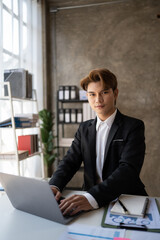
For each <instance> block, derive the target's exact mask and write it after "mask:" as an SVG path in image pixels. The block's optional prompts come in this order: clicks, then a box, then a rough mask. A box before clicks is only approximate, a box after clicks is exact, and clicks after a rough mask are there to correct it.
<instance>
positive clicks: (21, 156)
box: [0, 82, 44, 177]
mask: <svg viewBox="0 0 160 240" xmlns="http://www.w3.org/2000/svg"><path fill="white" fill-rule="evenodd" d="M0 85H7V87H8V94H9V95H8V96H4V95H3V94H2V92H1V95H0V100H4V101H8V102H9V104H10V120H11V121H10V122H9V123H10V125H11V126H7V127H0V130H1V131H4V130H7V129H8V130H12V131H13V142H14V151H12V152H1V153H0V160H5V161H8V160H10V161H14V160H15V161H16V163H17V164H16V165H17V173H18V175H21V171H23V169H22V168H20V165H21V164H20V161H21V160H25V159H28V158H31V157H34V156H37V155H39V156H40V161H41V170H42V177H44V161H43V153H42V141H41V131H40V122H39V118H38V117H37V119H36V122H34V121H33V122H31V125H30V122H29V124H25V125H28V126H24V124H23V127H19V126H20V125H16V122H15V118H14V117H15V112H14V110H16V109H14V108H15V106H14V104H13V101H18V102H19V103H20V107H21V109H20V110H21V113H19V114H23V104H25V102H30V103H31V104H32V103H33V104H34V107H35V109H34V111H33V108H31V111H32V112H31V113H28V114H29V115H30V114H31V115H32V114H33V115H34V114H36V115H37V116H38V112H39V111H38V102H37V94H36V90H35V89H33V90H32V92H33V95H32V96H33V97H32V98H16V97H12V93H11V86H10V82H7V83H0ZM19 103H18V104H19ZM21 103H22V104H21ZM27 110H28V108H27ZM26 114H27V113H26ZM28 118H29V117H28ZM32 120H35V119H34V117H31V121H32ZM16 126H17V127H16ZM33 128H34V129H36V134H33V132H34V131H32V130H29V129H33ZM37 129H38V132H37ZM16 130H23V132H21V133H19V132H18V131H16ZM30 132H32V133H30ZM24 135H31V136H32V135H37V140H36V144H38V145H36V146H38V148H34V150H33V152H34V151H38V152H34V153H32V154H30V155H29V154H28V151H25V153H23V152H24V151H23V150H21V151H20V150H17V149H18V144H17V139H18V137H19V136H24ZM32 143H33V142H31V144H32ZM6 145H7V141H6ZM22 149H23V148H22Z"/></svg>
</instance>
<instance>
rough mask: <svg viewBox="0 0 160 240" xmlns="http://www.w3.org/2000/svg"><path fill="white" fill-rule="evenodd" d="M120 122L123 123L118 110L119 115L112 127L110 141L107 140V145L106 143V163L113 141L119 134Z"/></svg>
mask: <svg viewBox="0 0 160 240" xmlns="http://www.w3.org/2000/svg"><path fill="white" fill-rule="evenodd" d="M120 121H121V113H120V112H119V111H118V109H117V114H116V117H115V120H114V122H113V124H112V127H111V129H110V132H109V135H108V140H107V143H106V148H105V154H104V161H105V160H106V158H107V154H108V149H109V146H110V144H111V141H112V139H113V137H114V135H115V133H116V132H117V130H118V128H119V124H120Z"/></svg>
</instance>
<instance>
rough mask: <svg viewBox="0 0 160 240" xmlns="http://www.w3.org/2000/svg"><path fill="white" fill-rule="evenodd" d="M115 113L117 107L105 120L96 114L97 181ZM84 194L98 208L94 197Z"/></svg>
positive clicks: (100, 177)
mask: <svg viewBox="0 0 160 240" xmlns="http://www.w3.org/2000/svg"><path fill="white" fill-rule="evenodd" d="M116 113H117V109H116V110H115V111H114V113H113V114H112V115H111V116H110V117H109V118H107V119H106V120H105V121H101V120H100V119H99V117H98V116H97V124H96V131H97V134H96V170H97V183H99V182H102V170H103V165H104V154H105V147H106V143H107V139H108V135H109V131H110V129H111V126H112V124H113V121H114V119H115V116H116ZM84 196H85V197H86V198H87V200H88V201H89V203H90V204H91V206H92V207H93V208H98V203H97V201H96V200H95V199H94V197H93V196H92V195H91V194H89V193H85V194H84Z"/></svg>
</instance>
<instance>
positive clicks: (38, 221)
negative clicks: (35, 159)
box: [0, 192, 160, 240]
mask: <svg viewBox="0 0 160 240" xmlns="http://www.w3.org/2000/svg"><path fill="white" fill-rule="evenodd" d="M72 193H73V192H72ZM67 195H68V193H67ZM103 212H104V209H103V208H102V209H98V210H95V211H91V212H88V213H85V214H82V215H81V216H79V217H78V218H77V219H75V220H74V221H72V222H71V223H70V224H69V225H71V224H73V223H77V224H83V225H84V224H85V225H90V226H100V225H101V220H102V216H103ZM66 229H67V225H66V226H65V225H62V224H59V223H55V222H52V221H49V220H46V219H43V218H40V217H37V216H34V215H31V214H28V213H25V212H22V211H19V210H17V209H14V208H13V207H12V205H11V203H10V201H9V199H8V197H7V196H6V194H5V193H0V240H36V239H38V240H58V239H59V237H60V236H61V235H62V234H63V233H64V232H65V231H66ZM126 236H128V237H131V236H132V231H127V235H126ZM147 236H148V237H149V235H148V233H147V232H139V237H138V238H136V239H133V238H131V239H132V240H142V239H145V240H150V239H152V240H159V239H160V234H156V233H153V234H152V238H150V237H151V236H150V237H149V238H148V237H147Z"/></svg>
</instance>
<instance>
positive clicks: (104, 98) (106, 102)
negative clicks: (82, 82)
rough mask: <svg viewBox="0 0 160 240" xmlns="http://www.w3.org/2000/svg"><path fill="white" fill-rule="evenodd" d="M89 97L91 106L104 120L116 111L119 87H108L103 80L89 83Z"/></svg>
mask: <svg viewBox="0 0 160 240" xmlns="http://www.w3.org/2000/svg"><path fill="white" fill-rule="evenodd" d="M87 97H88V101H89V104H90V106H91V108H92V109H93V110H94V111H95V112H96V113H97V115H98V117H99V118H100V119H101V120H102V121H104V120H106V119H107V118H108V117H109V116H110V115H112V113H113V112H114V111H115V102H116V99H117V97H118V89H116V90H114V92H113V90H112V88H109V89H106V88H105V87H104V84H103V82H102V81H99V82H91V83H89V84H88V89H87Z"/></svg>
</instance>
